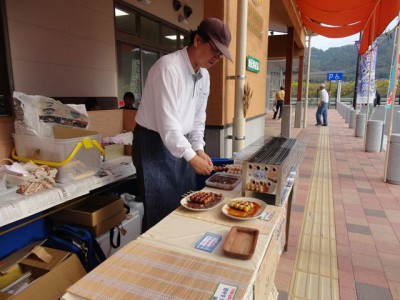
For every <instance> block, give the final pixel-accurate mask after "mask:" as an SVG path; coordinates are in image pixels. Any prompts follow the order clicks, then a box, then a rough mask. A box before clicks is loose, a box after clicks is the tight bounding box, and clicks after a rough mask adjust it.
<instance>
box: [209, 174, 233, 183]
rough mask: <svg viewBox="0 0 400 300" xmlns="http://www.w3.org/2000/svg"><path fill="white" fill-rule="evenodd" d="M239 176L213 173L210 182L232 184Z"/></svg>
mask: <svg viewBox="0 0 400 300" xmlns="http://www.w3.org/2000/svg"><path fill="white" fill-rule="evenodd" d="M239 180H240V178H239V177H234V176H232V175H230V176H229V175H219V174H215V175H213V176H211V177H210V182H215V183H221V184H234V183H236V182H237V181H239Z"/></svg>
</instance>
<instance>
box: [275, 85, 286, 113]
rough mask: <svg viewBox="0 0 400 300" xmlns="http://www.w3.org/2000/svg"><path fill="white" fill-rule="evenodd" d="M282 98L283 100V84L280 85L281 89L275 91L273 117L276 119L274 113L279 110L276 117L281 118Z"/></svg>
mask: <svg viewBox="0 0 400 300" xmlns="http://www.w3.org/2000/svg"><path fill="white" fill-rule="evenodd" d="M284 100H285V89H284V88H283V86H281V89H280V90H279V91H277V92H276V93H275V101H276V106H275V113H274V119H276V115H277V114H278V111H279V117H278V119H280V118H281V116H282V107H283V101H284Z"/></svg>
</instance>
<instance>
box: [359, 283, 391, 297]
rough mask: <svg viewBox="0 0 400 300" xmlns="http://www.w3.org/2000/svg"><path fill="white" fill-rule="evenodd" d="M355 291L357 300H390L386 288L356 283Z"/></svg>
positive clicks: (388, 291)
mask: <svg viewBox="0 0 400 300" xmlns="http://www.w3.org/2000/svg"><path fill="white" fill-rule="evenodd" d="M356 290H357V299H358V300H378V299H379V300H392V296H391V294H390V290H389V289H387V288H382V287H379V286H373V285H370V284H365V283H359V282H356Z"/></svg>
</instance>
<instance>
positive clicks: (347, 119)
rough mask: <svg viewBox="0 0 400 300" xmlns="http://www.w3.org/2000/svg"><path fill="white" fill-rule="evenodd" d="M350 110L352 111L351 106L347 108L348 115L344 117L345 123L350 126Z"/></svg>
mask: <svg viewBox="0 0 400 300" xmlns="http://www.w3.org/2000/svg"><path fill="white" fill-rule="evenodd" d="M350 109H351V107H350V106H346V113H345V115H344V122H345V123H346V124H349V122H350Z"/></svg>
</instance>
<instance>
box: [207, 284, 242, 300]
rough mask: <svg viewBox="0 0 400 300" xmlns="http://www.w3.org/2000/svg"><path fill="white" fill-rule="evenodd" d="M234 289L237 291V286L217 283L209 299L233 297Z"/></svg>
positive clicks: (229, 299)
mask: <svg viewBox="0 0 400 300" xmlns="http://www.w3.org/2000/svg"><path fill="white" fill-rule="evenodd" d="M236 291H237V286H234V285H228V284H224V283H220V284H218V287H217V289H216V290H215V293H214V295H213V297H212V298H211V299H212V300H232V299H235V294H236Z"/></svg>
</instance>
